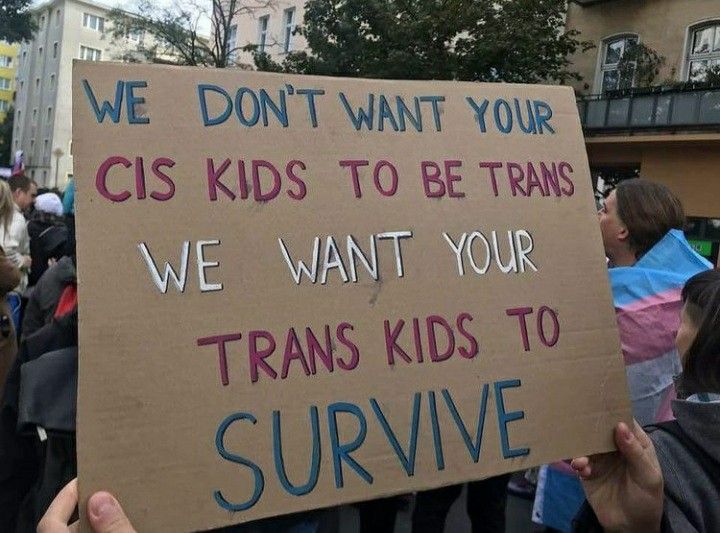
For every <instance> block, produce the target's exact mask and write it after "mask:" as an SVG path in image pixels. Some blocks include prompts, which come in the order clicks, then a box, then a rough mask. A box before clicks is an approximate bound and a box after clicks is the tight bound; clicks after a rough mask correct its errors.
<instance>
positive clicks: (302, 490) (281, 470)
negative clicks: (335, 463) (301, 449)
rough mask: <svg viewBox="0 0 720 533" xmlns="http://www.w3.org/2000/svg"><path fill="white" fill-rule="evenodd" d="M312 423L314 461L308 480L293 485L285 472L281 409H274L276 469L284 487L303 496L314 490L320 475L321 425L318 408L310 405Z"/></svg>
mask: <svg viewBox="0 0 720 533" xmlns="http://www.w3.org/2000/svg"><path fill="white" fill-rule="evenodd" d="M310 424H311V431H312V440H313V447H312V462H311V464H310V473H309V474H308V481H307V483H305V484H304V485H301V486H299V487H295V486H293V484H292V483H290V480H289V479H288V477H287V474H286V473H285V462H284V461H283V455H282V434H281V428H280V411H273V454H274V456H275V471H276V472H277V475H278V479H279V480H280V483H281V484H282V486H283V488H284V489H285V490H286V491H287V492H289V493H290V494H292V495H293V496H302V495H304V494H307V493H308V492H310V491H312V490H313V489H314V488H315V485H317V482H318V476H319V475H320V427H319V423H318V409H317V407H315V406H314V405H313V406H311V407H310Z"/></svg>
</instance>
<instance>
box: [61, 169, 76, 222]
mask: <svg viewBox="0 0 720 533" xmlns="http://www.w3.org/2000/svg"><path fill="white" fill-rule="evenodd" d="M62 201H63V213H65V215H66V216H73V217H74V216H75V178H70V181H68V184H67V186H66V187H65V192H64V193H63V200H62Z"/></svg>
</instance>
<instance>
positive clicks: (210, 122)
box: [198, 84, 232, 127]
mask: <svg viewBox="0 0 720 533" xmlns="http://www.w3.org/2000/svg"><path fill="white" fill-rule="evenodd" d="M206 91H212V92H215V93H218V94H221V95H222V96H223V97H225V101H226V104H225V111H223V112H222V113H221V114H220V115H218V116H217V117H214V118H210V115H208V108H207V100H206V97H205V92H206ZM198 98H199V99H200V114H201V115H202V120H203V125H204V126H205V127H207V126H217V125H218V124H222V123H223V122H225V121H226V120H227V119H228V118H229V117H230V114H231V113H232V99H231V98H230V95H229V94H228V93H227V92H225V89H223V88H222V87H218V86H217V85H207V84H200V85H198Z"/></svg>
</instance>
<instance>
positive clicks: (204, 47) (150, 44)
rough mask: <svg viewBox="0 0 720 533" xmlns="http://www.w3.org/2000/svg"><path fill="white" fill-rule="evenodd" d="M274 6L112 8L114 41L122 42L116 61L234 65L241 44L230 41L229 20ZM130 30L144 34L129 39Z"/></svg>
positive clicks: (245, 0)
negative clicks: (203, 29)
mask: <svg viewBox="0 0 720 533" xmlns="http://www.w3.org/2000/svg"><path fill="white" fill-rule="evenodd" d="M272 5H273V0H212V2H209V3H208V2H203V1H201V0H174V1H173V2H172V3H170V4H167V3H159V2H155V1H153V0H139V1H138V2H137V9H136V10H135V13H129V12H127V11H124V10H122V9H113V10H112V11H111V12H110V15H109V18H110V20H111V21H112V26H113V29H112V34H113V39H114V40H115V42H116V44H123V43H124V44H125V46H124V52H123V54H122V55H121V56H120V57H118V58H117V59H122V60H124V61H131V62H133V61H141V60H145V61H150V62H154V63H174V64H179V65H191V66H206V67H215V68H225V67H228V66H231V65H234V60H233V57H234V55H235V54H236V53H237V52H238V51H239V50H240V49H241V48H240V47H238V46H236V45H233V44H232V43H231V39H230V31H231V27H232V25H233V24H235V22H233V21H237V19H238V17H241V16H243V15H246V14H249V13H252V12H253V11H256V10H258V9H264V8H267V7H271V6H272ZM203 18H205V19H209V20H210V24H211V27H212V35H210V36H203V35H201V34H200V33H199V32H198V28H199V26H200V21H201V20H202V19H203ZM131 34H135V35H140V36H142V38H141V39H140V40H139V41H138V42H132V41H130V40H128V39H127V38H128V36H129V35H131Z"/></svg>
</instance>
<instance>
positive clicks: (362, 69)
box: [256, 0, 592, 83]
mask: <svg viewBox="0 0 720 533" xmlns="http://www.w3.org/2000/svg"><path fill="white" fill-rule="evenodd" d="M564 13H565V1H564V0H341V1H338V0H308V2H307V3H306V5H305V16H304V25H303V27H301V28H299V29H298V30H297V31H298V33H301V34H302V35H303V36H304V37H305V38H306V39H307V42H308V45H309V48H310V53H306V52H294V53H290V54H288V56H287V57H286V59H285V60H284V61H283V63H282V65H278V64H277V63H274V64H273V63H272V62H270V61H268V60H267V59H268V58H265V57H262V56H260V55H256V66H257V67H258V68H259V69H261V70H266V69H271V70H278V69H280V70H283V71H285V72H298V73H305V74H322V75H334V76H350V77H359V76H363V77H371V78H402V79H443V80H448V79H458V80H471V81H505V82H523V83H538V82H543V81H559V82H565V81H567V80H570V79H580V76H579V75H578V74H577V73H576V72H573V71H572V70H571V63H570V59H569V56H571V55H572V54H573V53H575V52H576V51H579V50H582V51H584V50H587V49H589V48H591V47H592V44H591V43H589V42H581V41H579V40H578V33H577V32H576V31H564V29H563V28H564Z"/></svg>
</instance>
